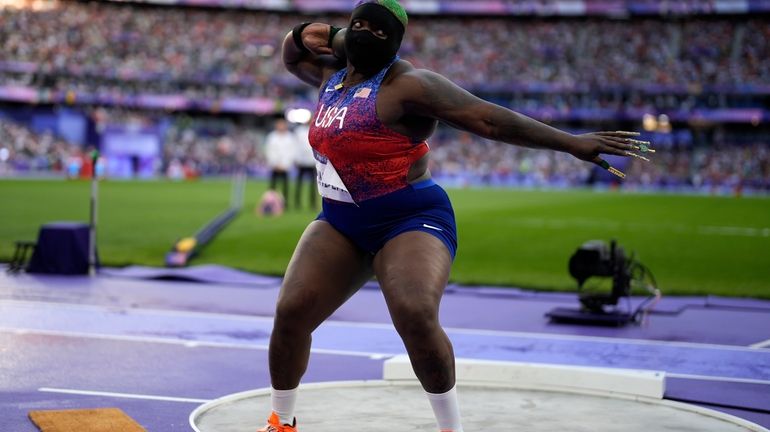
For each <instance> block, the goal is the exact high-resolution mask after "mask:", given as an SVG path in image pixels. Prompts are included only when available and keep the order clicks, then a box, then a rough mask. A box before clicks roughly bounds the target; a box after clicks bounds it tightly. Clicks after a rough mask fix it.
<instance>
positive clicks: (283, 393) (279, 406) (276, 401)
mask: <svg viewBox="0 0 770 432" xmlns="http://www.w3.org/2000/svg"><path fill="white" fill-rule="evenodd" d="M297 393H298V392H297V387H295V388H293V389H291V390H277V389H275V388H273V389H272V391H271V392H270V400H271V402H272V404H273V411H275V413H276V414H278V418H280V419H281V424H293V422H294V404H295V403H296V402H297Z"/></svg>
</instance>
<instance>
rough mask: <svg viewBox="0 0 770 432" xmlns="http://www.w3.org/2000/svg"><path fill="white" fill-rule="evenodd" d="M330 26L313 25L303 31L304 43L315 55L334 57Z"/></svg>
mask: <svg viewBox="0 0 770 432" xmlns="http://www.w3.org/2000/svg"><path fill="white" fill-rule="evenodd" d="M330 31H331V27H330V26H329V24H323V23H313V24H310V25H309V26H307V27H305V29H304V30H302V43H303V44H305V47H306V48H307V49H309V50H310V52H312V53H313V54H315V55H332V54H333V51H332V48H331V47H330V46H329V32H330Z"/></svg>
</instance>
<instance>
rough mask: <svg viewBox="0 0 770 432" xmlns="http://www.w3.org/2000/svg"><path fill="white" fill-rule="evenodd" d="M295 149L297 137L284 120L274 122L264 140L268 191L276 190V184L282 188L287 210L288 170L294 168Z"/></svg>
mask: <svg viewBox="0 0 770 432" xmlns="http://www.w3.org/2000/svg"><path fill="white" fill-rule="evenodd" d="M296 148H297V136H296V135H295V134H294V133H292V131H290V130H289V125H288V123H287V122H286V120H284V119H282V118H280V119H277V120H276V121H275V125H274V129H273V131H272V132H270V133H269V134H267V139H266V140H265V157H266V158H267V165H268V166H269V167H270V187H269V188H270V190H276V186H278V183H281V185H282V186H283V187H282V189H283V199H284V203H285V206H284V208H288V207H289V205H288V202H287V200H288V198H289V170H291V169H292V167H293V166H294V152H295V151H296Z"/></svg>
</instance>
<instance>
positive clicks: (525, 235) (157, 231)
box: [0, 180, 770, 298]
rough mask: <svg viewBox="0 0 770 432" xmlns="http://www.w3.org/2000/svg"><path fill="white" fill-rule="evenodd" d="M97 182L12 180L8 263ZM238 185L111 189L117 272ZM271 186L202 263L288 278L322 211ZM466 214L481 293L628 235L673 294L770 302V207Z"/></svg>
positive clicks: (78, 216) (547, 197) (632, 199)
mask: <svg viewBox="0 0 770 432" xmlns="http://www.w3.org/2000/svg"><path fill="white" fill-rule="evenodd" d="M89 187H90V185H89V183H88V182H80V181H74V182H73V181H56V180H36V181H21V180H3V181H0V197H2V202H3V205H2V211H0V260H2V261H8V260H9V259H10V257H11V254H12V245H13V241H15V240H34V239H35V238H36V236H37V230H38V228H39V227H40V225H41V224H43V223H46V222H52V221H57V220H74V221H86V220H87V218H88V197H89ZM229 189H230V186H229V183H228V182H226V181H201V182H193V183H172V182H167V181H149V182H142V181H137V182H115V181H106V182H102V183H101V184H100V191H101V194H100V208H99V222H100V224H99V250H100V255H101V259H102V263H103V264H106V265H110V266H123V265H128V264H142V265H151V266H161V265H163V260H164V256H165V253H166V252H167V251H168V249H169V248H170V247H171V245H172V244H173V242H174V241H176V240H177V239H178V238H180V237H184V236H187V235H191V234H193V233H195V232H196V231H197V230H198V229H199V228H200V227H201V226H203V225H204V224H205V223H207V222H208V221H209V220H210V219H211V218H213V217H214V216H216V215H217V214H219V212H221V211H222V210H224V209H225V207H226V206H227V203H228V200H229V195H230V193H229ZM264 190H265V184H264V183H260V182H250V183H249V184H248V186H247V189H246V206H245V208H244V211H243V212H242V213H241V214H240V216H239V217H238V218H237V219H236V220H235V221H233V222H232V224H230V225H229V226H228V227H227V228H226V229H225V230H224V231H223V232H222V233H221V234H220V235H219V236H218V237H217V238H216V239H215V240H214V241H213V242H212V243H211V244H210V245H209V246H208V247H207V248H206V249H205V250H204V251H203V253H202V254H201V255H200V256H199V257H198V258H197V259H196V260H194V261H193V264H203V263H217V264H223V265H228V266H232V267H236V268H240V269H244V270H248V271H252V272H258V273H266V274H281V273H282V272H283V270H284V269H285V267H286V264H287V262H288V260H289V257H290V256H291V252H292V250H293V247H294V245H295V243H296V241H297V239H298V238H299V236H300V234H301V233H302V230H303V229H304V227H305V225H306V224H307V223H308V222H309V221H310V220H312V218H313V217H314V216H315V213H314V212H310V211H304V212H290V213H288V214H286V215H284V216H283V217H281V218H277V219H266V218H259V217H256V216H255V215H254V213H253V207H254V204H255V203H256V201H257V199H258V197H259V196H260V195H261V194H262V192H263V191H264ZM448 192H449V194H450V196H451V197H452V200H453V202H454V205H455V210H456V213H457V221H458V226H459V241H460V249H459V252H458V255H457V259H456V261H455V266H454V268H453V271H452V276H451V279H452V281H455V282H462V283H469V284H494V285H506V286H507V285H510V286H518V287H524V288H533V289H543V290H574V289H575V282H574V281H573V280H572V279H571V277H570V276H569V275H568V273H567V261H568V259H569V257H570V255H571V254H572V253H573V252H574V251H575V249H576V248H577V247H578V246H579V245H580V244H582V243H583V242H585V241H587V240H591V239H603V240H609V239H610V238H616V239H618V241H619V242H620V244H621V245H622V246H623V247H625V248H626V250H627V251H634V252H635V253H636V255H637V257H638V258H639V260H640V261H641V262H643V263H644V264H646V265H647V266H648V267H649V268H650V269H651V270H652V271H653V273H654V274H655V276H656V278H657V280H658V285H659V287H660V288H661V289H662V291H663V293H664V295H687V294H714V295H725V296H746V297H758V298H770V198H731V197H700V196H680V195H646V194H629V193H617V192H604V193H597V192H589V191H522V190H508V189H461V190H449V191H448Z"/></svg>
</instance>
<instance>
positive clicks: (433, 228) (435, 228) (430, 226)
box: [422, 224, 444, 231]
mask: <svg viewBox="0 0 770 432" xmlns="http://www.w3.org/2000/svg"><path fill="white" fill-rule="evenodd" d="M422 226H424V227H425V228H428V229H432V230H436V231H444V230H442V229H441V228H439V227H434V226H432V225H428V224H422Z"/></svg>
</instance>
